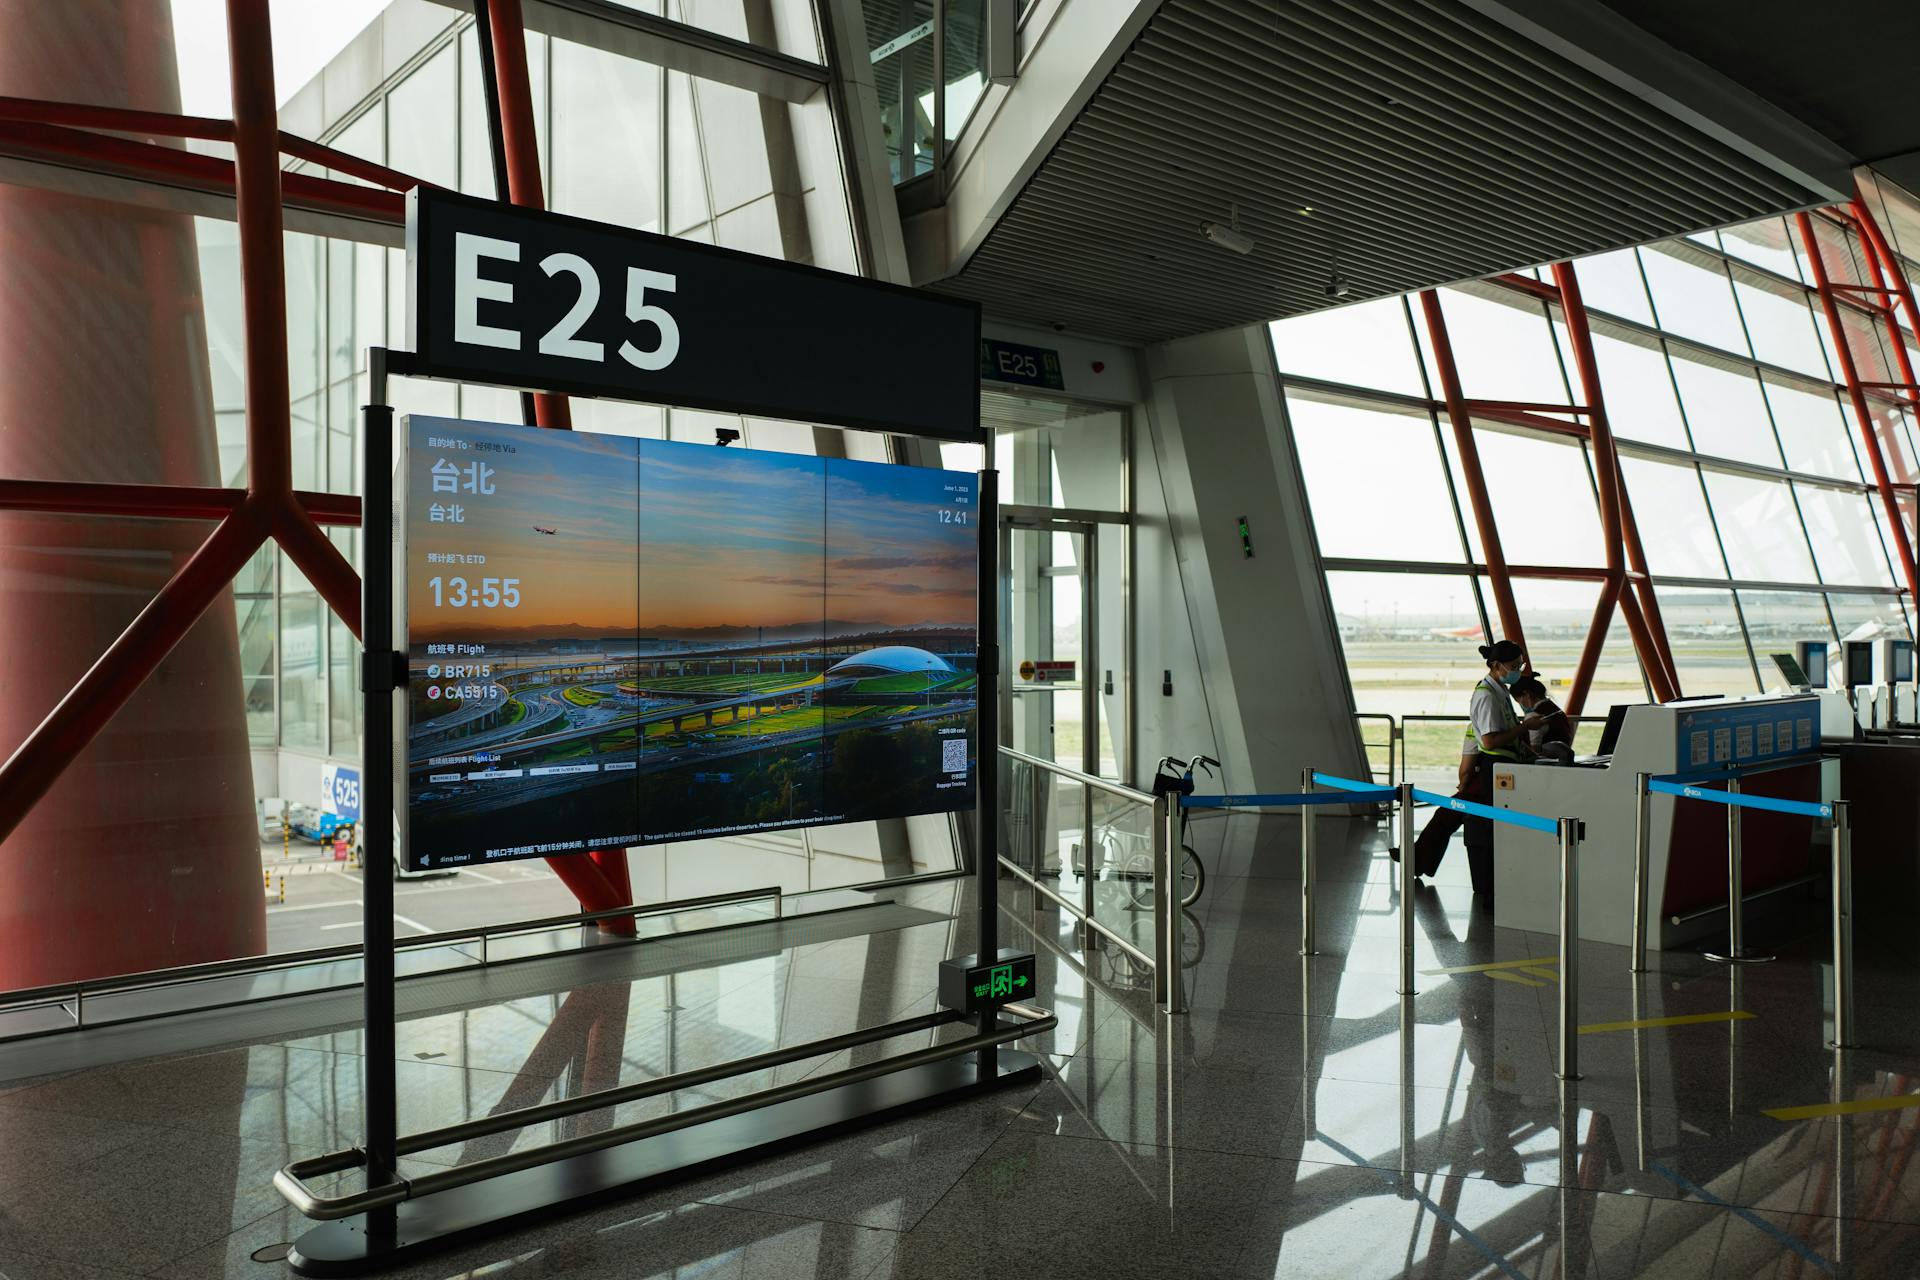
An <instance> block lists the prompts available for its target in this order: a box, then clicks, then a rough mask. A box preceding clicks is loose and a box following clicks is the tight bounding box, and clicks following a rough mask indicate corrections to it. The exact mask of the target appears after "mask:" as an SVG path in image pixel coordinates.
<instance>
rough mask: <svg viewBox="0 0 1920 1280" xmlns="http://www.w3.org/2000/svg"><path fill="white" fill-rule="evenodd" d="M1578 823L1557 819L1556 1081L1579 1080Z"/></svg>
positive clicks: (1576, 820) (1567, 819)
mask: <svg viewBox="0 0 1920 1280" xmlns="http://www.w3.org/2000/svg"><path fill="white" fill-rule="evenodd" d="M1579 1018H1580V820H1579V819H1578V818H1562V819H1560V1078H1561V1079H1562V1080H1578V1079H1579V1078H1580V1029H1579V1026H1578V1023H1579Z"/></svg>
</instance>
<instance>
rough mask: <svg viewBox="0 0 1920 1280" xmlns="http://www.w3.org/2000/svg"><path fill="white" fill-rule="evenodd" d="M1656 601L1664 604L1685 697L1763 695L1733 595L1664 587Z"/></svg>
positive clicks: (1657, 591) (1662, 611)
mask: <svg viewBox="0 0 1920 1280" xmlns="http://www.w3.org/2000/svg"><path fill="white" fill-rule="evenodd" d="M1654 595H1655V596H1656V597H1658V599H1659V601H1660V615H1661V618H1662V620H1663V621H1665V623H1666V626H1667V644H1668V646H1669V647H1670V648H1671V650H1672V652H1673V665H1674V668H1675V670H1676V671H1677V672H1678V674H1679V676H1680V690H1681V692H1682V693H1683V694H1685V695H1686V696H1687V697H1690V698H1697V697H1702V696H1705V695H1708V694H1730V693H1758V692H1759V691H1760V685H1759V682H1758V681H1757V680H1756V679H1755V678H1754V674H1753V662H1752V661H1751V659H1750V658H1749V657H1748V656H1747V642H1746V638H1745V637H1744V636H1743V635H1742V634H1741V630H1740V615H1739V614H1738V613H1737V612H1735V610H1734V604H1733V592H1731V591H1709V590H1704V589H1701V588H1695V587H1658V588H1655V590H1654Z"/></svg>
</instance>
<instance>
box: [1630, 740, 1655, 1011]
mask: <svg viewBox="0 0 1920 1280" xmlns="http://www.w3.org/2000/svg"><path fill="white" fill-rule="evenodd" d="M1652 780H1653V775H1652V774H1647V773H1641V774H1636V775H1634V780H1633V787H1634V792H1633V795H1634V799H1633V965H1632V969H1633V972H1635V973H1645V972H1646V971H1647V875H1648V871H1647V863H1648V852H1649V846H1650V845H1651V844H1652V842H1653V789H1652V788H1651V787H1650V786H1648V783H1650V782H1651V781H1652Z"/></svg>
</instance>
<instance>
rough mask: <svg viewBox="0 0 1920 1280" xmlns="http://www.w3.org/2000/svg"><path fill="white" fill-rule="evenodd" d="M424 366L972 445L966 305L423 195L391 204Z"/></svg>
mask: <svg viewBox="0 0 1920 1280" xmlns="http://www.w3.org/2000/svg"><path fill="white" fill-rule="evenodd" d="M407 258H408V265H409V276H408V279H409V294H408V299H407V310H408V318H409V322H410V324H411V327H412V333H413V349H414V351H415V352H416V353H418V355H419V356H420V357H421V358H422V359H423V360H424V361H425V363H426V364H427V365H428V366H430V367H431V368H432V370H433V372H434V374H435V375H436V376H439V377H449V378H459V379H462V380H465V381H470V382H487V383H495V384H498V385H502V386H520V387H530V388H536V389H551V390H556V391H567V392H572V393H574V394H579V395H593V396H617V397H620V398H623V399H633V400H645V401H650V402H653V403H658V404H673V405H688V406H692V407H695V408H715V409H727V410H730V411H732V412H737V413H747V414H761V415H765V416H767V417H775V418H798V419H802V420H811V421H816V422H823V423H832V424H837V425H843V426H853V427H867V428H871V429H878V430H896V431H910V432H915V433H918V434H922V435H931V436H948V437H951V438H956V439H972V438H973V434H974V433H975V432H976V431H977V429H978V425H979V399H978V396H979V383H978V370H977V368H976V367H975V365H974V363H973V361H972V360H971V359H963V358H961V357H962V356H963V355H965V354H967V353H971V352H974V351H977V350H979V310H978V308H977V307H975V306H974V305H973V304H972V303H968V302H962V301H959V300H957V299H949V298H942V297H939V296H936V295H932V294H927V293H921V292H918V291H915V290H911V289H901V288H897V287H894V286H892V285H885V284H880V283H877V282H875V281H871V280H862V279H860V278H858V277H856V276H848V275H842V274H839V273H836V272H831V271H821V270H818V269H816V268H813V267H803V266H799V265H796V264H793V263H787V262H781V261H778V260H776V259H771V258H762V257H758V256H755V255H753V254H747V253H737V252H734V251H732V250H728V249H718V248H714V247H713V246H711V245H703V244H698V243H694V242H692V241H686V240H676V239H673V238H672V237H669V236H657V235H653V234H650V233H648V232H644V231H632V230H628V229H626V228H622V227H614V226H610V225H608V224H606V223H599V222H588V221H585V220H582V219H578V218H567V217H562V216H559V215H556V214H552V213H543V212H531V211H527V210H523V209H518V208H515V207H514V206H512V205H502V204H496V203H494V202H492V201H488V200H477V199H473V198H471V197H467V196H460V195H455V194H452V193H450V192H445V191H440V190H436V189H433V188H427V187H420V188H416V189H415V190H414V191H413V192H412V193H411V194H410V195H409V196H408V198H407Z"/></svg>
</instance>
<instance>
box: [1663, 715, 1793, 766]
mask: <svg viewBox="0 0 1920 1280" xmlns="http://www.w3.org/2000/svg"><path fill="white" fill-rule="evenodd" d="M1819 714H1820V712H1819V703H1818V702H1817V701H1815V700H1814V699H1812V698H1796V699H1792V700H1789V701H1776V702H1735V703H1724V704H1720V705H1717V706H1703V707H1698V708H1693V709H1690V710H1685V711H1681V712H1680V714H1679V715H1678V716H1676V717H1675V718H1674V725H1675V730H1676V732H1677V734H1678V736H1679V741H1678V742H1677V743H1676V744H1675V753H1674V760H1675V762H1676V765H1677V767H1678V768H1679V769H1680V770H1681V771H1682V772H1687V771H1692V770H1697V769H1729V768H1738V767H1740V766H1742V765H1750V764H1761V763H1764V762H1766V761H1771V760H1785V759H1788V758H1790V757H1793V756H1803V755H1811V754H1813V753H1814V752H1815V751H1817V750H1819V748H1820V726H1819V720H1818V717H1819Z"/></svg>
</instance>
